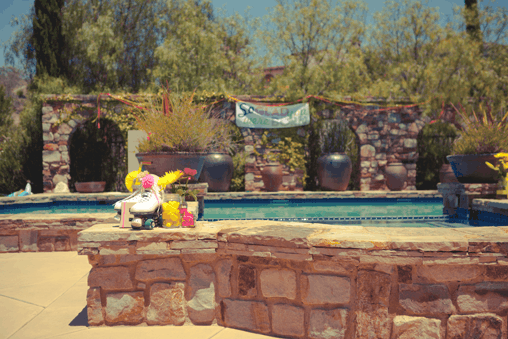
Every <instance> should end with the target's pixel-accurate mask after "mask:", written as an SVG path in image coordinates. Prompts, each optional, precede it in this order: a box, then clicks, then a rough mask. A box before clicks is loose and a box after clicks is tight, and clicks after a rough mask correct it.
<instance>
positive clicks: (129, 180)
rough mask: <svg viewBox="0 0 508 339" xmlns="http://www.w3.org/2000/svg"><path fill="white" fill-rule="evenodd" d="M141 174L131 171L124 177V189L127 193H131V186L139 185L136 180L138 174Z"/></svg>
mask: <svg viewBox="0 0 508 339" xmlns="http://www.w3.org/2000/svg"><path fill="white" fill-rule="evenodd" d="M139 173H141V170H140V169H139V170H137V171H132V172H130V173H129V174H127V176H126V177H125V187H127V189H128V190H129V192H132V186H134V185H141V183H140V182H139V180H138V179H137V177H138V174H139Z"/></svg>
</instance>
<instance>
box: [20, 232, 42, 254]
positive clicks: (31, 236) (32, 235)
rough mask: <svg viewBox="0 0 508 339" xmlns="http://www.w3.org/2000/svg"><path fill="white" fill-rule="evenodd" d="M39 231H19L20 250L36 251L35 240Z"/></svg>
mask: <svg viewBox="0 0 508 339" xmlns="http://www.w3.org/2000/svg"><path fill="white" fill-rule="evenodd" d="M38 237H39V233H38V232H37V230H21V231H19V245H20V250H21V252H37V240H38Z"/></svg>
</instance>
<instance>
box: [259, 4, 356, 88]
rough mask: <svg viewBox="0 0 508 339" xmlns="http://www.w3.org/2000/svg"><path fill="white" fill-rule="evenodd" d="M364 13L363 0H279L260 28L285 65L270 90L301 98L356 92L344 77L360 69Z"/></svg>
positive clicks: (271, 51)
mask: <svg viewBox="0 0 508 339" xmlns="http://www.w3.org/2000/svg"><path fill="white" fill-rule="evenodd" d="M365 14H366V6H365V4H363V3H362V2H358V1H347V0H346V1H334V0H322V1H318V0H277V5H276V6H275V7H274V8H273V9H272V11H271V12H270V14H269V15H268V16H266V17H265V20H266V23H265V24H264V25H262V26H261V27H265V28H262V29H260V30H259V31H258V32H257V36H258V38H259V39H262V40H263V41H264V42H265V44H266V46H267V48H268V52H269V55H270V58H278V59H279V60H281V62H282V63H283V64H284V66H285V72H284V75H283V76H279V77H277V78H275V81H273V84H272V85H271V86H270V89H269V91H271V92H272V93H284V94H285V95H295V96H302V95H306V94H321V93H324V92H325V91H329V92H331V91H334V90H335V91H339V92H340V91H350V90H354V89H355V88H354V87H355V86H344V83H341V81H340V80H344V78H345V76H344V75H345V74H347V73H349V75H350V76H353V77H354V76H356V75H357V74H355V72H361V70H360V68H361V63H358V60H360V59H361V57H360V56H359V54H358V53H357V52H358V44H359V42H360V41H361V38H362V36H363V33H364V31H365V25H364V21H365ZM271 25H273V26H274V27H275V28H274V29H270V26H271ZM346 65H347V66H346ZM352 65H355V66H352ZM351 67H353V68H354V69H353V68H351ZM347 78H350V77H347ZM346 84H347V82H346ZM291 93H292V94H291Z"/></svg>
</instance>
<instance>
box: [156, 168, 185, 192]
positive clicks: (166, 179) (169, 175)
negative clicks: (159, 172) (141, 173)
mask: <svg viewBox="0 0 508 339" xmlns="http://www.w3.org/2000/svg"><path fill="white" fill-rule="evenodd" d="M182 175H183V172H182V171H174V172H166V175H164V176H163V177H162V178H159V181H158V182H157V184H158V185H159V186H160V187H162V189H165V188H166V186H167V185H170V184H172V183H174V182H175V181H177V180H178V179H180V178H181V176H182Z"/></svg>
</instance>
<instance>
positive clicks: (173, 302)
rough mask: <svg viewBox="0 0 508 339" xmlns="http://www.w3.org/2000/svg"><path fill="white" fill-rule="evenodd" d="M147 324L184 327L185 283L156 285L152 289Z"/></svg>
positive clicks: (147, 310)
mask: <svg viewBox="0 0 508 339" xmlns="http://www.w3.org/2000/svg"><path fill="white" fill-rule="evenodd" d="M146 322H147V324H148V325H183V323H184V322H185V297H184V284H183V283H171V284H169V283H155V284H153V285H152V286H151V287H150V304H149V305H148V307H147V309H146Z"/></svg>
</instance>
